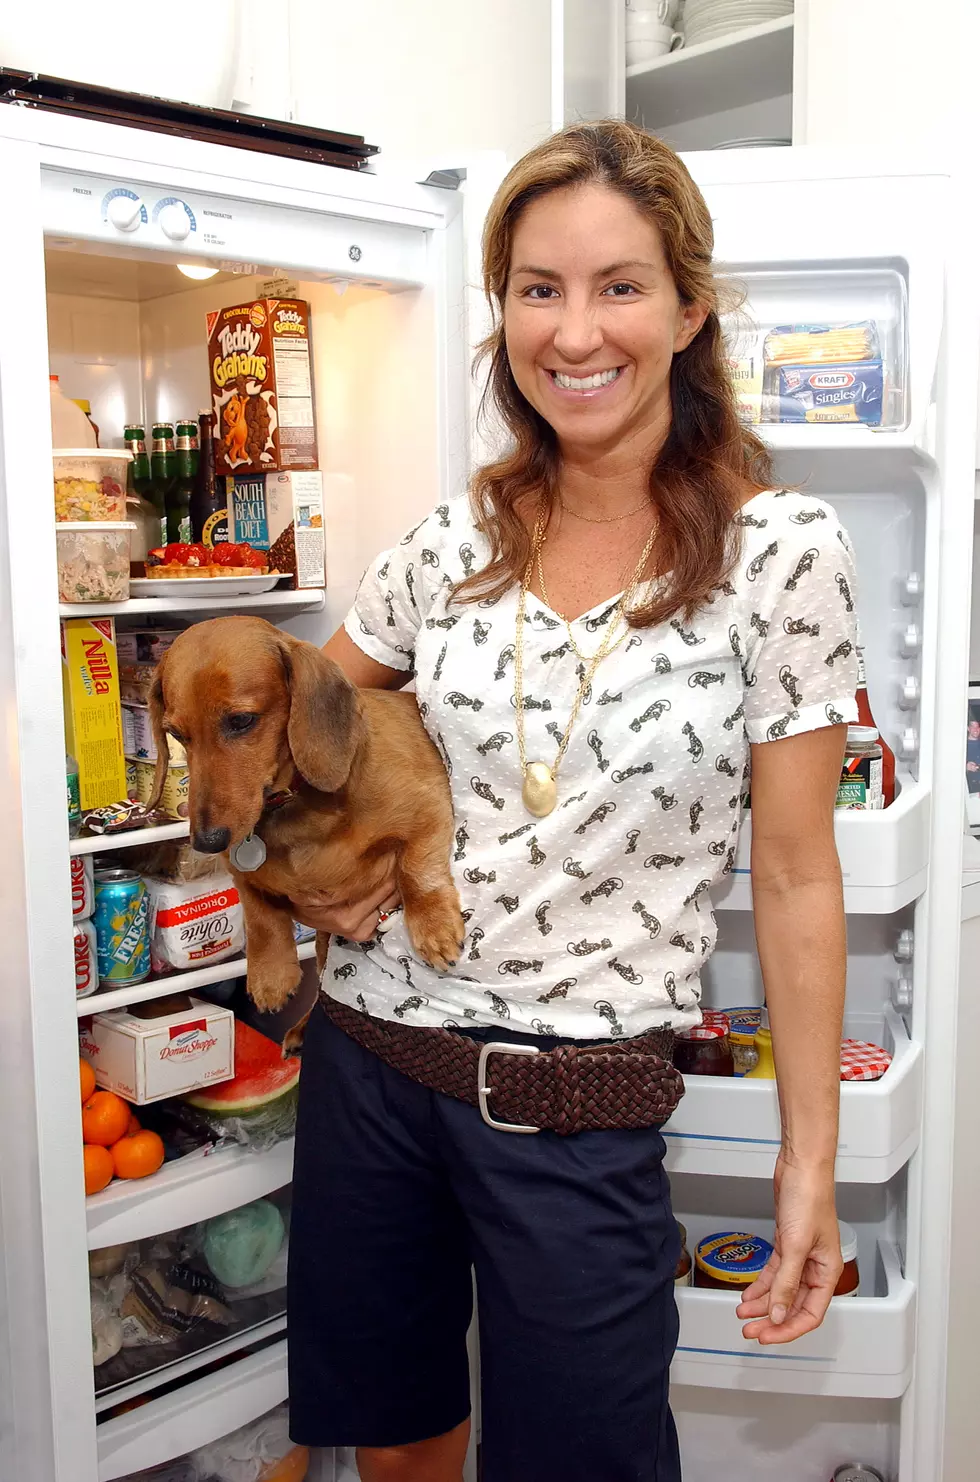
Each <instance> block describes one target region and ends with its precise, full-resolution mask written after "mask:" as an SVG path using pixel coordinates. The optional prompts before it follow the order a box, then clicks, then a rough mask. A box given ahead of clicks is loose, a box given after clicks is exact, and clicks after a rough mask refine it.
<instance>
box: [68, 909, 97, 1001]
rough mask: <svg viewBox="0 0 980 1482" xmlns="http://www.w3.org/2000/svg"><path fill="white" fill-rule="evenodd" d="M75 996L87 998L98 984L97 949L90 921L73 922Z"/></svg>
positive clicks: (93, 928) (93, 929)
mask: <svg viewBox="0 0 980 1482" xmlns="http://www.w3.org/2000/svg"><path fill="white" fill-rule="evenodd" d="M74 935H75V997H76V998H88V996H89V994H90V993H94V992H95V990H96V988H98V986H99V949H98V947H97V945H96V940H95V927H94V926H93V925H92V923H91V921H87V920H80V921H76V922H75V926H74Z"/></svg>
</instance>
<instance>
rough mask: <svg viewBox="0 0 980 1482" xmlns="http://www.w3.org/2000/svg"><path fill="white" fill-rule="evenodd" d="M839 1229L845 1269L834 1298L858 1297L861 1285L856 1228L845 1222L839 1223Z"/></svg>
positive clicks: (835, 1289) (836, 1287)
mask: <svg viewBox="0 0 980 1482" xmlns="http://www.w3.org/2000/svg"><path fill="white" fill-rule="evenodd" d="M838 1228H839V1229H840V1253H841V1256H842V1258H843V1261H844V1269H843V1271H842V1272H841V1274H840V1280H839V1281H838V1283H837V1285H836V1286H835V1288H834V1296H835V1297H856V1296H857V1294H858V1287H859V1286H860V1284H861V1277H860V1274H859V1272H858V1263H857V1253H858V1242H857V1234H856V1232H855V1230H854V1228H853V1227H852V1226H851V1225H846V1224H845V1223H844V1221H843V1220H840V1221H838Z"/></svg>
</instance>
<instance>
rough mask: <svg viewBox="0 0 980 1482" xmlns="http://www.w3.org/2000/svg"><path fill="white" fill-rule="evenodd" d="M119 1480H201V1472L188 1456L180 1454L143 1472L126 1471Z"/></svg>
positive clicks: (165, 1481)
mask: <svg viewBox="0 0 980 1482" xmlns="http://www.w3.org/2000/svg"><path fill="white" fill-rule="evenodd" d="M119 1482H201V1474H200V1472H198V1470H197V1468H196V1467H195V1466H194V1463H193V1462H192V1461H191V1460H190V1458H189V1457H187V1456H181V1457H178V1459H177V1460H176V1461H165V1462H164V1463H163V1464H162V1466H159V1467H150V1468H149V1469H148V1470H147V1471H145V1472H127V1473H126V1476H125V1477H120V1478H119Z"/></svg>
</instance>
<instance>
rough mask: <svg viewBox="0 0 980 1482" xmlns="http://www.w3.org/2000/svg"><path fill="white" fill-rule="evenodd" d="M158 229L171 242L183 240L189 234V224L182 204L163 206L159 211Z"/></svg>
mask: <svg viewBox="0 0 980 1482" xmlns="http://www.w3.org/2000/svg"><path fill="white" fill-rule="evenodd" d="M159 221H160V230H161V231H162V232H163V235H164V236H165V237H169V238H170V240H171V242H183V240H184V238H185V237H189V236H190V234H191V224H190V221H189V220H188V218H187V212H186V211H185V210H184V208H183V206H178V205H176V204H175V205H172V206H164V208H163V210H162V211H161V212H160V217H159Z"/></svg>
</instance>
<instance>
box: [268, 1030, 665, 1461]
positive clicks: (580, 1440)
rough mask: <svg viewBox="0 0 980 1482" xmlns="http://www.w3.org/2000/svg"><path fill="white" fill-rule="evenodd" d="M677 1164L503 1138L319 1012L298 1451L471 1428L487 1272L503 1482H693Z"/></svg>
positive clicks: (307, 1062)
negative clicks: (474, 1351) (675, 1378)
mask: <svg viewBox="0 0 980 1482" xmlns="http://www.w3.org/2000/svg"><path fill="white" fill-rule="evenodd" d="M472 1032H473V1033H474V1035H475V1036H476V1037H479V1038H483V1039H512V1040H521V1039H525V1040H527V1039H531V1038H532V1037H530V1036H523V1035H519V1034H513V1033H508V1031H506V1030H503V1029H501V1030H497V1029H493V1030H487V1031H479V1030H476V1031H472ZM533 1042H534V1043H535V1044H537V1045H539V1046H541V1047H543V1048H551V1046H552V1045H553V1044H554V1043H557V1041H544V1040H543V1039H542V1038H541V1037H533ZM663 1154H664V1144H663V1139H662V1138H661V1136H660V1134H659V1132H658V1131H657V1130H656V1129H649V1130H642V1131H623V1132H581V1133H578V1134H576V1135H574V1136H572V1137H564V1138H563V1137H559V1136H558V1135H557V1134H556V1133H553V1132H541V1133H539V1134H538V1135H537V1136H519V1135H515V1134H508V1133H504V1132H495V1131H493V1130H492V1129H491V1128H489V1127H488V1126H486V1124H485V1123H484V1122H483V1121H482V1119H481V1117H480V1114H479V1112H478V1111H477V1110H475V1109H474V1108H473V1107H470V1106H467V1105H465V1103H463V1102H459V1101H454V1100H452V1099H450V1098H449V1097H446V1096H440V1095H439V1094H437V1093H435V1092H432V1091H428V1090H426V1089H425V1088H424V1087H422V1086H419V1085H416V1083H415V1082H414V1081H411V1080H409V1079H408V1078H407V1077H406V1076H403V1075H401V1074H400V1073H399V1072H398V1071H395V1070H392V1069H390V1067H388V1066H386V1065H385V1064H384V1063H383V1061H381V1060H380V1059H379V1058H378V1057H377V1056H376V1055H373V1054H371V1053H370V1052H369V1051H367V1050H363V1049H361V1047H360V1046H359V1045H357V1044H355V1043H354V1041H353V1040H351V1039H348V1037H347V1036H346V1035H345V1034H344V1033H343V1032H342V1031H341V1030H339V1029H337V1028H335V1027H334V1025H332V1024H331V1023H330V1022H329V1020H328V1019H327V1017H326V1015H325V1014H323V1013H322V1012H321V1011H319V1010H317V1011H316V1012H315V1013H314V1014H313V1015H312V1016H311V1018H310V1022H309V1025H308V1028H307V1034H306V1041H305V1046H304V1051H303V1074H302V1076H301V1078H300V1105H299V1122H298V1126H297V1133H296V1160H295V1166H294V1175H293V1212H292V1223H291V1228H290V1248H289V1391H290V1408H291V1434H292V1437H293V1440H294V1441H296V1442H297V1443H302V1444H305V1445H308V1446H396V1445H405V1444H407V1443H409V1442H412V1441H420V1440H425V1439H427V1438H429V1437H432V1436H439V1435H442V1434H443V1433H444V1432H446V1431H449V1430H452V1429H453V1427H454V1426H457V1425H459V1424H460V1422H461V1421H463V1420H465V1419H466V1417H467V1415H468V1414H469V1409H470V1397H469V1379H468V1371H467V1354H466V1333H467V1328H468V1326H469V1323H470V1317H471V1310H472V1280H471V1270H473V1269H475V1273H476V1286H477V1293H478V1301H479V1326H480V1365H481V1405H482V1476H483V1479H484V1482H596V1479H597V1478H601V1479H602V1482H678V1479H679V1478H680V1463H679V1459H678V1453H677V1437H676V1433H675V1430H674V1423H673V1419H672V1417H671V1414H670V1409H669V1407H668V1403H667V1389H668V1370H669V1365H670V1361H671V1357H672V1355H673V1352H674V1346H675V1344H676V1341H677V1309H676V1306H675V1302H674V1285H673V1275H674V1270H675V1268H676V1264H677V1260H678V1257H679V1254H680V1247H679V1243H678V1236H677V1231H676V1226H675V1224H674V1221H673V1217H672V1215H671V1210H670V1191H669V1187H668V1183H667V1177H666V1175H665V1173H664V1170H663Z"/></svg>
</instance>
